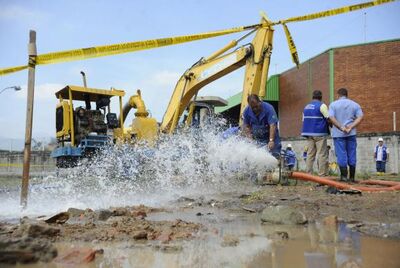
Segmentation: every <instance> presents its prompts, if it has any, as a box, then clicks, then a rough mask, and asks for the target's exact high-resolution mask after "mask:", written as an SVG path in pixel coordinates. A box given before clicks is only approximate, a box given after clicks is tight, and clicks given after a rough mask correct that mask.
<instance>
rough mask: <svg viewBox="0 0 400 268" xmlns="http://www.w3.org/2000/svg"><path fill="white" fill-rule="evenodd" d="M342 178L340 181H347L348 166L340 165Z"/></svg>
mask: <svg viewBox="0 0 400 268" xmlns="http://www.w3.org/2000/svg"><path fill="white" fill-rule="evenodd" d="M339 169H340V179H339V181H347V167H339Z"/></svg>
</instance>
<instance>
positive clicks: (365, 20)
mask: <svg viewBox="0 0 400 268" xmlns="http://www.w3.org/2000/svg"><path fill="white" fill-rule="evenodd" d="M366 42H367V12H364V43H366Z"/></svg>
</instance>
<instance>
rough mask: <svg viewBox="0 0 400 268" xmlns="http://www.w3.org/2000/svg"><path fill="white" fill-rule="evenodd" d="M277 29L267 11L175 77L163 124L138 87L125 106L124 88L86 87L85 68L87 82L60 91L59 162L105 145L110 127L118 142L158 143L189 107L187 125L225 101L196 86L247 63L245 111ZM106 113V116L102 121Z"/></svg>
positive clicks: (258, 88)
mask: <svg viewBox="0 0 400 268" xmlns="http://www.w3.org/2000/svg"><path fill="white" fill-rule="evenodd" d="M273 32H274V30H273V28H272V26H271V23H270V21H269V20H268V19H267V18H266V17H265V16H264V17H263V18H262V19H261V23H260V26H259V27H258V28H255V29H254V30H253V31H251V32H249V33H248V34H246V35H245V36H243V37H242V38H240V39H238V40H233V41H231V42H230V43H229V44H228V45H226V46H225V47H223V48H222V49H220V50H218V51H217V52H215V53H213V54H212V55H211V56H209V57H207V58H202V59H200V60H199V61H198V62H197V63H195V64H194V65H193V66H192V67H191V68H189V69H188V70H187V71H186V72H185V73H184V74H183V75H182V76H181V77H180V79H179V81H178V82H177V84H176V87H175V90H174V92H173V94H172V96H171V99H170V101H169V104H168V107H167V109H166V112H165V114H164V117H163V119H162V122H161V123H160V124H158V123H157V121H156V120H155V119H154V118H152V117H149V113H148V112H147V109H146V106H145V103H144V101H143V99H142V98H141V92H140V90H138V91H137V94H136V95H134V96H132V97H130V99H129V101H128V102H127V103H126V104H125V106H124V107H123V108H122V104H121V103H122V97H123V96H124V95H125V92H124V91H122V90H119V91H118V90H111V91H108V90H100V89H90V88H87V87H86V78H85V76H84V73H82V75H83V77H84V87H77V86H67V87H65V88H64V89H62V90H60V91H59V92H57V93H56V96H57V98H59V100H60V104H59V105H58V107H57V109H56V119H57V120H56V121H57V122H56V125H57V126H56V128H57V139H58V143H59V146H58V148H56V150H55V151H54V152H53V154H52V155H53V157H55V158H57V163H59V165H58V166H61V167H67V166H70V163H71V162H72V163H75V162H76V161H72V160H73V159H79V158H81V157H84V156H85V155H86V154H87V152H91V151H92V149H93V150H95V149H97V148H98V147H101V146H103V145H104V144H106V143H107V137H109V136H110V135H107V134H108V133H109V132H112V138H113V140H114V142H125V143H126V142H132V141H133V142H139V143H140V142H142V141H143V142H147V143H150V144H154V142H155V141H156V139H157V137H158V135H159V133H160V132H161V133H168V134H172V133H173V132H174V131H175V129H176V127H177V125H178V122H179V118H180V116H181V115H182V113H183V112H184V111H185V110H186V111H188V114H187V117H186V119H185V125H186V126H191V125H192V123H193V118H194V115H195V114H196V111H197V112H199V111H200V112H202V111H205V112H206V113H207V114H209V113H210V105H208V104H207V103H211V104H212V105H211V106H219V105H226V103H224V100H222V99H220V98H217V97H214V98H211V99H207V100H206V98H205V97H200V96H197V94H198V92H199V91H200V90H201V89H202V88H203V87H204V86H206V85H207V84H209V83H211V82H213V81H215V80H217V79H219V78H221V77H223V76H225V75H227V74H229V73H231V72H233V71H235V70H237V69H239V68H241V67H242V66H244V65H246V70H245V77H244V83H243V91H242V102H241V109H240V114H242V112H243V110H244V108H245V106H246V104H247V96H248V95H250V94H257V95H259V96H260V97H261V98H262V97H264V95H265V86H266V83H267V78H268V69H269V64H270V57H271V52H272V37H273ZM253 33H255V37H254V38H253V40H252V42H251V43H249V44H246V45H243V46H240V47H237V48H236V49H235V50H234V51H233V52H228V51H229V50H230V49H233V48H234V47H236V46H237V45H238V43H239V42H240V41H241V40H243V39H244V38H246V37H247V36H249V35H250V34H253ZM113 96H118V97H119V106H120V107H119V112H120V115H119V117H118V118H117V117H116V114H115V113H111V112H110V98H111V97H113ZM74 101H84V102H85V104H86V106H85V107H81V106H79V107H77V108H76V109H75V110H74V106H73V102H74ZM90 102H95V103H96V109H91V105H90ZM105 108H107V111H108V113H107V112H106V109H105ZM204 108H207V109H204ZM131 109H136V112H135V118H134V119H133V121H132V123H131V124H130V126H128V127H124V123H125V119H126V118H127V116H128V113H129V112H130V110H131ZM102 110H104V111H103V112H102ZM211 112H212V111H211ZM104 117H106V119H107V122H104ZM90 146H92V147H90Z"/></svg>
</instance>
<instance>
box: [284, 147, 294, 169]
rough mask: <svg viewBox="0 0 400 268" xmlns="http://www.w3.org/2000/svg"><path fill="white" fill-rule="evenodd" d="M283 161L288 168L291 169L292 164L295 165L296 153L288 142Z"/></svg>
mask: <svg viewBox="0 0 400 268" xmlns="http://www.w3.org/2000/svg"><path fill="white" fill-rule="evenodd" d="M285 162H286V166H287V167H288V169H289V170H293V168H294V166H295V165H296V153H295V152H294V151H293V148H292V145H291V144H290V143H289V144H288V145H287V147H286V151H285Z"/></svg>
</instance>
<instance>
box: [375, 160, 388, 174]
mask: <svg viewBox="0 0 400 268" xmlns="http://www.w3.org/2000/svg"><path fill="white" fill-rule="evenodd" d="M376 172H383V173H385V172H386V162H384V161H376Z"/></svg>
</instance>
